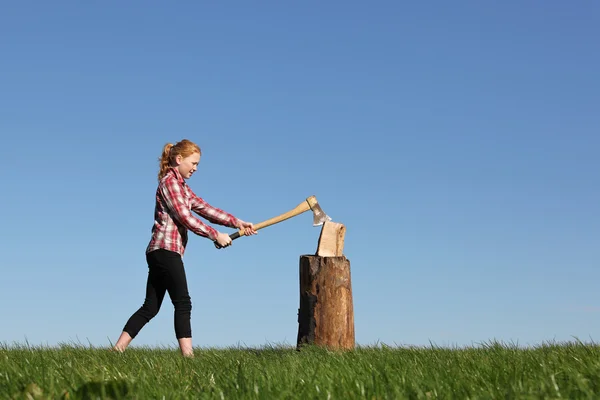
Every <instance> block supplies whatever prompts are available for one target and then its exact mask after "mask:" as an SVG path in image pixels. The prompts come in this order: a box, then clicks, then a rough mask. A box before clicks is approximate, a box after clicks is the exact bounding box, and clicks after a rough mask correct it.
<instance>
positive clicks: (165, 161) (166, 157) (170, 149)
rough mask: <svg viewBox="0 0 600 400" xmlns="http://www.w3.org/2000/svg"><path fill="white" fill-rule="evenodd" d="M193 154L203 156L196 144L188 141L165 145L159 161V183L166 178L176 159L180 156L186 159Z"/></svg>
mask: <svg viewBox="0 0 600 400" xmlns="http://www.w3.org/2000/svg"><path fill="white" fill-rule="evenodd" d="M193 153H198V154H200V155H202V151H201V150H200V147H199V146H198V145H197V144H196V143H194V142H191V141H189V140H187V139H183V140H181V141H180V142H177V143H176V144H173V143H167V144H165V146H164V147H163V151H162V154H161V156H160V158H159V159H158V162H159V169H158V181H159V182H160V180H161V179H162V178H163V177H164V176H165V174H166V173H167V171H168V170H169V168H171V162H172V161H173V160H174V159H175V157H177V156H178V155H180V156H182V157H183V158H185V157H188V156H190V155H192V154H193Z"/></svg>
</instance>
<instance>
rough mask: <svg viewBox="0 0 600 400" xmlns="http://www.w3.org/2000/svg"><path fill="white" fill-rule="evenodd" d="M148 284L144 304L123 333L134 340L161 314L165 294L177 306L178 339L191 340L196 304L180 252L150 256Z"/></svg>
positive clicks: (157, 251)
mask: <svg viewBox="0 0 600 400" xmlns="http://www.w3.org/2000/svg"><path fill="white" fill-rule="evenodd" d="M146 260H147V261H148V282H147V283H146V299H145V300H144V304H143V305H142V306H141V307H140V308H139V309H138V310H137V311H136V312H135V313H133V315H132V316H131V317H130V318H129V320H128V321H127V323H126V324H125V327H124V328H123V330H124V331H125V332H127V333H129V336H131V337H132V338H134V337H136V335H137V334H138V333H139V331H140V330H141V329H142V328H143V327H144V325H146V324H147V323H148V322H150V320H151V319H152V318H154V317H155V316H156V314H158V311H159V310H160V306H161V304H162V301H163V298H164V297H165V293H166V292H169V297H170V298H171V302H172V303H173V306H174V307H175V315H174V319H175V321H174V322H175V336H176V337H177V339H181V338H191V337H192V328H191V313H192V302H191V298H190V295H189V293H188V285H187V279H186V277H185V269H184V268H183V260H182V259H181V255H180V254H179V253H176V252H173V251H168V250H164V249H158V250H154V251H151V252H150V253H148V254H146Z"/></svg>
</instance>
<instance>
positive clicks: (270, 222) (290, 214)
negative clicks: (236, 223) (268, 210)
mask: <svg viewBox="0 0 600 400" xmlns="http://www.w3.org/2000/svg"><path fill="white" fill-rule="evenodd" d="M308 210H310V204H308V201H303V202H302V203H300V204H298V205H297V206H296V207H295V208H294V209H292V210H290V211H288V212H285V213H283V214H280V215H278V216H276V217H273V218H270V219H267V220H266V221H262V222H259V223H258V224H254V230H259V229H262V228H266V227H267V226H271V225H275V224H277V223H279V222H281V221H285V220H286V219H290V218H292V217H295V216H296V215H300V214H302V213H303V212H306V211H308ZM241 236H244V230H243V229H240V230H239V231H237V232H234V233H232V234H231V235H229V237H230V238H231V240H235V239H237V238H239V237H241ZM215 247H216V248H218V249H220V248H221V246H220V245H219V244H218V243H217V242H215Z"/></svg>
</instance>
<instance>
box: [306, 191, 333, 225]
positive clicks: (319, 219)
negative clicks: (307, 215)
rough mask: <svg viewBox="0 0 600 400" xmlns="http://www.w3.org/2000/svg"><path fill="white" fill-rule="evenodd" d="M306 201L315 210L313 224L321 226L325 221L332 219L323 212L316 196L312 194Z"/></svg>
mask: <svg viewBox="0 0 600 400" xmlns="http://www.w3.org/2000/svg"><path fill="white" fill-rule="evenodd" d="M306 201H307V202H308V205H309V207H310V209H311V210H312V212H313V226H320V225H323V224H324V223H325V221H331V217H329V216H328V215H327V214H325V213H324V212H323V210H322V209H321V206H320V205H319V202H318V201H317V198H316V197H315V196H310V197H309V198H307V199H306Z"/></svg>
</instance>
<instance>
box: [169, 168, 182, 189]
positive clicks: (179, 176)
mask: <svg viewBox="0 0 600 400" xmlns="http://www.w3.org/2000/svg"><path fill="white" fill-rule="evenodd" d="M171 171H172V172H173V174H174V175H175V178H176V179H177V182H179V183H181V184H182V185H185V180H184V179H183V176H181V174H180V173H179V170H178V169H177V168H176V167H171Z"/></svg>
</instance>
